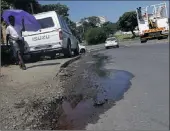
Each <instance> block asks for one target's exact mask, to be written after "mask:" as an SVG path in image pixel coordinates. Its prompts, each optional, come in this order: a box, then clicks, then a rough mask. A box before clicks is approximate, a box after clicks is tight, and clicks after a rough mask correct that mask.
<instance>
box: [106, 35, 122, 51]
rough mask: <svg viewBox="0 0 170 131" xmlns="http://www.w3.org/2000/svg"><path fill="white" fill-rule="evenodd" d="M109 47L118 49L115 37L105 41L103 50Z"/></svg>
mask: <svg viewBox="0 0 170 131" xmlns="http://www.w3.org/2000/svg"><path fill="white" fill-rule="evenodd" d="M110 47H116V48H119V43H118V40H117V39H116V38H115V37H109V38H107V39H106V43H105V48H106V49H109V48H110Z"/></svg>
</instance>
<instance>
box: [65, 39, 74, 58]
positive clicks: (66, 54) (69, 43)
mask: <svg viewBox="0 0 170 131" xmlns="http://www.w3.org/2000/svg"><path fill="white" fill-rule="evenodd" d="M64 56H65V57H69V58H70V57H71V56H72V50H71V42H70V41H68V44H67V49H65V51H64Z"/></svg>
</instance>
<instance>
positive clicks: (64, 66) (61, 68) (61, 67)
mask: <svg viewBox="0 0 170 131" xmlns="http://www.w3.org/2000/svg"><path fill="white" fill-rule="evenodd" d="M80 58H81V55H79V56H77V57H74V58H72V59H70V60H68V61H66V62H64V63H63V64H62V65H61V66H60V70H59V71H58V72H57V74H56V76H58V74H59V73H60V72H61V71H62V70H63V68H66V67H67V66H68V65H69V64H71V63H73V62H75V61H76V60H78V59H80Z"/></svg>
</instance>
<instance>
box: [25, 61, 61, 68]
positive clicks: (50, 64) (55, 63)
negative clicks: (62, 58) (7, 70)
mask: <svg viewBox="0 0 170 131" xmlns="http://www.w3.org/2000/svg"><path fill="white" fill-rule="evenodd" d="M59 64H60V63H58V62H54V63H45V64H37V65H33V66H28V67H27V69H30V68H34V67H42V66H52V65H59Z"/></svg>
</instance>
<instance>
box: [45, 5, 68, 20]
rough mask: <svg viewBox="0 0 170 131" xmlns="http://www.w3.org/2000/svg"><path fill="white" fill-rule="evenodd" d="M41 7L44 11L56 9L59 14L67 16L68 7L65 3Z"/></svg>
mask: <svg viewBox="0 0 170 131" xmlns="http://www.w3.org/2000/svg"><path fill="white" fill-rule="evenodd" d="M42 9H43V11H44V12H46V11H56V12H57V13H58V14H59V15H61V16H63V17H68V16H69V14H68V11H69V8H68V7H67V6H66V5H62V4H60V3H58V4H49V5H42Z"/></svg>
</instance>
